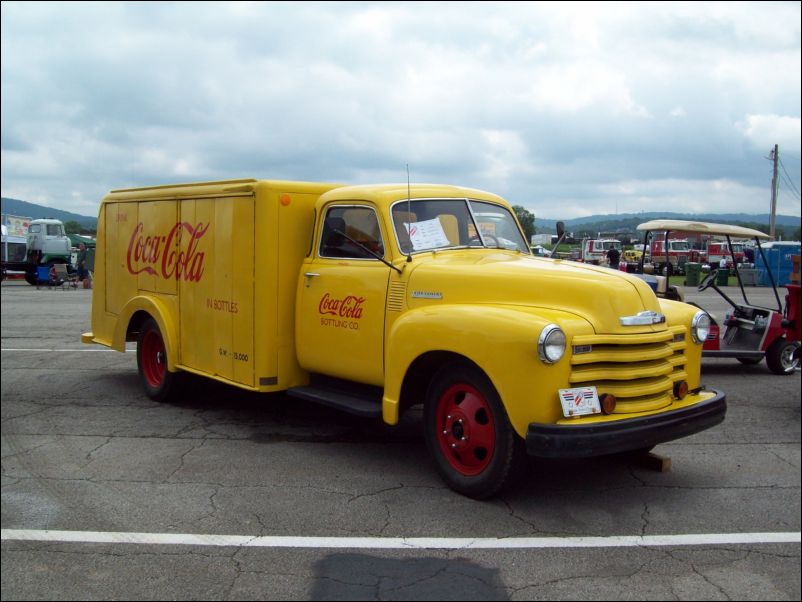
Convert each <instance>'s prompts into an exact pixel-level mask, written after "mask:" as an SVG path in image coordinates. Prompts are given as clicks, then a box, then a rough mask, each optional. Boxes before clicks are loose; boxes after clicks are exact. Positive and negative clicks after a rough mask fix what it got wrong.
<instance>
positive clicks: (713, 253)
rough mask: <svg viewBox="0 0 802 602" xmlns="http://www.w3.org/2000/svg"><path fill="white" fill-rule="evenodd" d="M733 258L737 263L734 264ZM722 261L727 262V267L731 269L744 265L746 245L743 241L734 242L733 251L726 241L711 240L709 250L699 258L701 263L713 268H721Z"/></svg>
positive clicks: (708, 245) (708, 244)
mask: <svg viewBox="0 0 802 602" xmlns="http://www.w3.org/2000/svg"><path fill="white" fill-rule="evenodd" d="M733 257H734V258H735V259H734V261H735V263H733ZM722 259H724V260H726V262H727V267H728V268H730V269H732V268H734V267H735V266H736V265H738V264H740V263H743V260H744V243H743V242H741V241H732V250H730V248H729V245H728V244H727V241H726V240H710V241H708V243H707V248H706V249H705V251H704V253H703V254H702V255H701V256H700V258H699V260H700V261H701V262H703V263H708V264H710V265H712V266H719V265H720V264H721V260H722Z"/></svg>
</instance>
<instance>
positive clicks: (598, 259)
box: [582, 238, 621, 265]
mask: <svg viewBox="0 0 802 602" xmlns="http://www.w3.org/2000/svg"><path fill="white" fill-rule="evenodd" d="M610 249H617V250H618V252H619V254H620V253H621V241H620V240H616V239H614V238H586V239H584V240H583V241H582V261H584V262H585V263H592V264H593V265H607V263H608V261H607V251H609V250H610ZM619 256H620V255H619Z"/></svg>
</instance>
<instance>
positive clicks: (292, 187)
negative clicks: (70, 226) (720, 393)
mask: <svg viewBox="0 0 802 602" xmlns="http://www.w3.org/2000/svg"><path fill="white" fill-rule="evenodd" d="M259 186H266V187H269V188H277V189H281V190H285V191H288V192H290V191H292V192H301V193H306V192H308V193H316V194H322V193H323V192H326V191H327V190H331V189H332V188H336V187H338V186H343V184H330V183H324V182H295V181H289V180H257V179H255V178H243V179H239V180H218V181H212V182H189V183H180V184H166V185H163V186H144V187H141V188H120V189H117V190H112V191H111V192H110V193H109V194H107V195H106V196H105V197H104V198H103V202H104V203H105V202H117V201H131V200H139V199H156V198H158V199H165V200H166V199H181V198H196V197H198V196H201V195H210V196H219V195H221V194H224V193H247V192H251V191H253V190H255V189H256V188H257V187H259Z"/></svg>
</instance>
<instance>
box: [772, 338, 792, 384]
mask: <svg viewBox="0 0 802 602" xmlns="http://www.w3.org/2000/svg"><path fill="white" fill-rule="evenodd" d="M766 364H767V365H768V367H769V370H771V371H772V372H774V374H779V375H781V376H784V375H787V374H793V373H794V370H795V369H796V367H797V366H798V365H799V342H794V341H789V340H788V339H786V338H779V339H777V340H776V341H774V342H773V343H772V344H771V346H770V347H769V349H768V351H766Z"/></svg>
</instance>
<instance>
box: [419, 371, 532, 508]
mask: <svg viewBox="0 0 802 602" xmlns="http://www.w3.org/2000/svg"><path fill="white" fill-rule="evenodd" d="M424 421H425V429H426V445H427V447H428V448H429V453H430V454H431V455H432V458H433V459H434V463H435V466H436V468H437V471H438V473H440V476H441V477H442V478H443V480H444V481H445V482H446V483H447V484H448V486H449V487H451V488H452V489H453V490H454V491H457V492H459V493H461V494H463V495H466V496H468V497H472V498H475V499H486V498H489V497H491V496H493V495H495V494H496V493H497V492H498V491H499V490H501V489H502V488H503V487H504V486H505V485H506V484H507V483H508V482H509V481H510V480H511V478H512V477H514V476H517V473H519V472H520V469H521V468H522V467H523V466H524V463H525V457H526V452H525V449H524V442H523V439H521V438H520V437H519V436H518V435H517V433H516V432H515V430H514V429H513V428H512V425H511V424H510V421H509V418H508V417H507V412H506V411H505V409H504V405H503V403H502V402H501V399H500V398H499V395H498V393H497V392H496V389H495V387H494V386H493V384H492V383H491V382H490V380H489V379H488V378H487V376H485V374H484V373H482V372H481V371H480V370H478V369H477V368H475V367H474V366H473V365H471V364H468V363H466V362H457V363H453V364H449V365H447V366H445V367H443V368H442V369H440V371H439V372H438V373H437V374H436V375H435V377H434V378H433V379H432V382H431V384H430V386H429V390H428V391H427V394H426V402H425V405H424Z"/></svg>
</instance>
